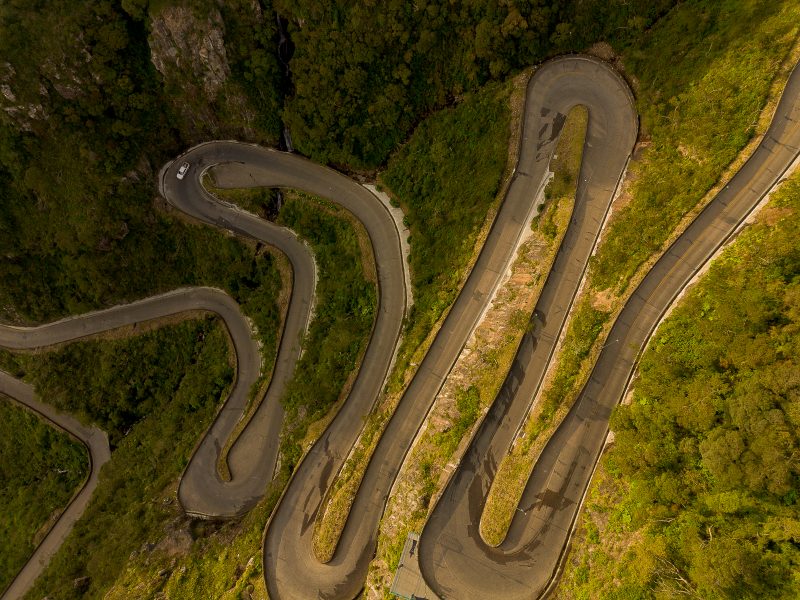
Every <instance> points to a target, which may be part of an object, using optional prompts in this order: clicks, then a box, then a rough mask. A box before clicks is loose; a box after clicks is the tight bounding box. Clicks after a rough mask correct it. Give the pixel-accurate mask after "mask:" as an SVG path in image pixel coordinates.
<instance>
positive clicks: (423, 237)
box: [315, 82, 512, 560]
mask: <svg viewBox="0 0 800 600" xmlns="http://www.w3.org/2000/svg"><path fill="white" fill-rule="evenodd" d="M511 91H512V86H511V82H508V83H507V84H505V85H502V86H501V85H492V86H489V87H488V88H487V89H486V90H482V91H481V92H479V93H476V94H472V95H470V96H469V97H467V98H466V99H465V100H464V101H463V102H462V103H461V104H459V105H457V106H456V107H454V108H452V109H448V110H445V111H442V112H440V113H437V114H435V115H433V116H432V117H430V118H429V119H427V120H425V121H424V122H423V123H422V124H421V125H420V126H419V127H418V128H417V130H416V131H415V132H414V135H413V136H412V137H411V139H410V140H409V142H408V143H407V144H406V145H405V146H404V147H403V148H402V149H401V150H400V152H399V153H398V154H397V155H396V156H395V157H393V159H392V161H391V162H390V164H389V168H388V170H387V171H386V172H385V173H384V174H383V175H382V180H383V181H384V182H385V183H386V184H387V185H388V186H389V187H390V188H391V191H392V192H393V193H394V194H395V198H396V199H397V200H399V201H400V204H401V205H402V206H403V209H404V211H405V214H406V219H407V221H408V225H409V228H410V230H411V239H412V242H411V243H412V246H411V255H410V257H409V261H410V263H411V270H412V285H413V287H414V306H413V307H412V309H411V311H410V313H409V316H408V319H407V322H406V325H405V329H404V332H403V341H402V343H401V345H400V349H399V350H398V355H397V361H396V363H395V367H394V370H393V371H392V373H391V374H390V377H389V393H390V398H389V401H388V402H385V403H384V404H383V405H381V406H378V407H376V408H375V409H374V410H373V412H372V414H371V415H370V416H369V417H368V420H367V423H366V425H365V429H364V432H363V433H362V436H361V439H360V442H359V446H358V448H356V449H355V450H354V451H353V453H352V455H351V457H350V459H349V460H348V461H347V462H346V464H345V465H344V467H343V468H342V471H341V472H340V475H339V477H337V478H336V481H335V483H334V485H333V488H332V490H331V492H330V494H329V501H328V505H327V507H326V508H325V511H324V514H320V515H319V516H318V519H317V529H316V531H315V550H316V553H317V556H318V557H319V558H320V559H321V560H327V559H330V557H331V556H332V555H333V552H334V551H335V549H336V543H337V542H338V539H339V535H340V532H341V529H342V527H343V526H344V523H345V521H346V518H347V514H348V512H349V509H350V505H351V503H352V501H353V498H354V495H355V492H356V491H357V490H358V486H359V484H360V482H361V478H362V476H363V474H364V469H365V468H366V465H367V463H368V461H369V457H370V456H371V455H372V451H373V449H374V447H375V445H376V444H377V442H378V439H379V438H380V433H381V432H382V431H383V427H384V426H385V425H386V423H387V422H388V420H389V418H390V417H391V415H392V412H393V411H394V406H395V403H396V402H397V401H398V400H399V397H400V393H401V392H402V390H403V387H404V381H405V378H406V377H407V375H408V371H409V367H410V363H411V362H412V361H413V360H419V359H420V355H421V354H422V353H424V351H425V350H427V343H429V342H430V340H429V339H426V338H428V336H429V334H430V332H431V329H432V328H433V327H434V325H435V324H436V323H437V321H439V320H440V318H441V317H442V316H443V314H444V312H445V311H446V310H447V309H448V308H449V307H450V305H451V304H452V302H453V300H454V299H455V297H456V295H457V293H458V290H459V287H460V285H461V282H462V279H463V278H464V276H465V274H466V270H467V268H468V267H469V263H470V261H471V260H472V259H473V257H474V256H475V254H476V248H475V245H476V242H477V241H478V238H479V235H480V231H481V227H482V226H484V223H485V221H486V214H487V212H488V211H489V210H490V208H491V207H492V206H493V205H496V204H497V202H498V200H499V199H498V198H497V194H498V191H499V189H500V185H501V180H502V178H503V174H504V169H505V167H506V157H507V156H508V140H509V132H510V119H511V115H510V110H509V106H508V103H509V97H510V95H511ZM454 148H459V151H458V152H454V151H453V150H452V149H454ZM467 180H469V181H471V182H473V183H472V185H470V186H468V187H466V188H465V187H464V186H463V181H467Z"/></svg>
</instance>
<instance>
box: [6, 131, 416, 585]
mask: <svg viewBox="0 0 800 600" xmlns="http://www.w3.org/2000/svg"><path fill="white" fill-rule="evenodd" d="M184 161H189V162H190V164H191V165H192V167H191V169H190V171H189V174H187V176H186V177H185V178H184V179H183V180H178V179H177V177H175V173H176V172H177V169H178V167H179V165H180V164H181V163H183V162H184ZM243 165H246V168H245V167H243ZM210 167H214V168H215V174H216V177H217V179H218V185H220V186H223V187H224V186H225V185H228V186H230V187H248V186H276V187H291V188H297V189H302V190H306V191H308V192H311V193H314V194H317V195H320V196H324V197H327V198H329V199H331V200H333V201H334V202H337V203H339V204H341V205H342V206H344V207H345V208H347V209H348V210H350V211H351V212H352V213H353V214H354V215H355V217H356V218H359V219H360V220H361V222H362V223H363V225H364V227H365V229H366V230H367V233H368V234H369V236H370V240H371V241H372V243H373V253H374V256H375V259H376V262H377V269H376V270H377V275H378V287H379V290H378V291H379V298H378V302H379V307H378V315H377V317H376V319H375V324H374V326H373V335H372V338H371V341H370V343H369V346H368V348H367V351H366V353H365V356H364V359H363V361H362V370H361V372H360V373H359V375H358V378H357V380H356V384H355V386H354V388H353V393H352V394H351V396H352V395H355V394H356V393H358V394H360V403H361V406H362V410H363V412H366V411H368V409H369V406H370V405H371V401H372V400H374V398H375V397H377V394H378V392H379V390H380V388H381V387H382V385H383V383H384V380H385V377H386V374H387V371H388V367H389V364H390V362H391V360H392V357H393V355H394V350H395V347H396V342H397V340H398V337H399V332H400V326H401V324H402V321H403V317H404V314H405V309H406V298H407V294H406V290H405V277H404V270H405V269H407V265H405V263H404V262H403V258H402V253H401V248H400V237H399V235H400V234H399V232H398V230H397V227H396V225H395V222H394V220H393V219H392V217H391V215H390V213H389V212H388V210H387V209H386V208H385V207H384V206H383V204H381V202H380V201H379V200H378V199H377V198H376V197H375V196H374V195H373V194H372V193H371V192H369V191H368V190H366V189H365V188H363V187H362V186H360V185H358V184H357V183H355V182H354V181H351V180H350V179H348V178H346V177H344V176H343V175H341V174H339V173H336V172H335V171H332V170H330V169H327V168H325V167H321V166H319V165H315V164H313V163H311V162H309V161H306V160H304V159H302V158H300V157H297V156H292V155H287V154H283V153H280V152H276V151H272V150H267V149H264V148H259V147H256V146H253V145H249V144H239V143H236V142H211V143H207V144H202V145H200V146H198V147H196V148H193V149H191V150H190V151H188V152H187V153H186V154H184V155H183V156H181V157H179V159H178V160H176V161H174V162H173V163H170V164H169V165H167V166H166V167H165V168H164V169H162V172H161V174H160V181H159V184H160V190H161V192H162V194H163V195H164V196H165V197H166V198H167V200H168V201H169V202H170V203H171V204H172V205H174V206H175V207H177V208H178V209H180V210H182V211H183V212H185V213H186V214H188V215H190V216H191V217H193V218H194V219H197V220H199V221H202V222H204V223H207V224H210V225H214V226H217V227H221V228H224V229H227V230H229V231H232V232H235V233H237V234H239V235H243V236H248V237H251V238H254V239H257V240H259V241H261V242H265V243H268V244H271V245H273V246H275V247H277V248H279V249H280V250H282V251H283V252H284V253H285V254H286V255H287V256H288V258H289V260H290V261H291V264H292V269H293V285H292V294H291V298H290V303H289V307H288V311H287V315H286V319H285V323H284V329H283V335H282V337H281V343H280V348H279V353H278V358H277V361H276V365H275V369H274V371H273V375H272V379H271V380H270V386H269V389H268V391H267V394H266V396H265V398H264V400H263V401H262V403H261V405H260V407H259V409H258V410H257V411H256V413H255V415H254V416H253V418H252V419H251V421H250V422H249V423H248V425H247V427H245V429H244V431H243V432H242V433H241V435H240V436H239V437H238V438H237V441H236V443H235V444H234V445H233V447H232V448H231V451H230V453H229V456H228V464H229V467H230V472H231V480H230V481H223V480H222V478H221V477H220V475H219V472H218V469H217V461H218V458H219V452H220V449H221V448H222V446H223V445H224V444H225V442H226V441H227V439H228V437H229V436H230V434H231V432H232V431H233V429H234V427H235V426H236V424H237V423H238V422H239V420H240V419H241V417H242V414H243V412H244V410H245V408H246V406H247V402H248V394H249V391H250V389H251V386H252V385H253V384H254V383H255V382H256V381H257V379H258V377H259V375H260V374H261V372H262V369H263V365H262V364H261V356H260V353H259V349H258V343H257V342H256V340H255V339H254V337H253V335H252V331H251V329H250V325H249V323H248V321H247V319H246V318H245V316H244V315H243V314H242V313H241V311H240V309H239V306H238V304H237V303H236V302H235V301H234V300H233V299H232V298H230V297H229V296H228V295H227V294H225V293H224V292H221V291H219V290H214V289H211V288H190V289H180V290H175V291H173V292H170V293H167V294H162V295H159V296H154V297H152V298H148V299H145V300H141V301H138V302H133V303H131V304H125V305H120V306H116V307H113V308H110V309H107V310H102V311H97V312H93V313H89V314H86V315H80V316H76V317H69V318H66V319H62V320H60V321H57V322H54V323H49V324H46V325H42V326H38V327H31V328H25V327H14V326H5V325H2V326H0V347H4V348H8V349H18V350H21V349H31V348H41V347H46V346H51V345H54V344H59V343H64V342H68V341H73V340H76V339H80V338H84V337H87V336H92V335H95V334H98V333H102V332H104V331H109V330H112V329H117V328H119V327H123V326H126V325H135V324H136V323H139V322H143V321H148V320H152V319H157V318H162V317H165V316H169V315H173V314H178V313H182V312H186V311H193V310H201V311H207V312H214V313H216V314H217V315H219V316H220V317H221V318H222V320H223V321H224V323H225V325H226V327H227V329H228V332H229V333H230V337H231V340H232V342H233V345H234V350H235V353H236V367H237V368H236V380H235V383H234V386H233V389H232V391H231V393H230V395H229V397H228V399H227V400H226V402H225V404H224V405H223V407H222V408H221V410H220V411H219V412H218V414H217V417H216V419H215V421H214V423H213V424H212V426H211V427H210V429H209V430H208V431H207V432H206V434H205V436H204V438H203V440H202V442H201V443H200V444H199V446H198V447H197V449H196V451H195V453H194V454H193V456H192V458H191V460H190V462H189V465H188V466H187V468H186V470H185V472H184V474H183V476H182V478H181V481H180V485H179V488H178V498H179V500H180V502H181V505H182V506H183V507H184V509H185V510H186V512H187V513H189V514H192V515H195V516H201V517H206V518H227V517H233V516H237V515H241V514H243V513H244V512H246V511H247V510H248V509H250V508H252V506H253V505H254V504H255V503H256V502H257V501H258V500H259V499H260V498H261V497H262V496H263V493H264V491H265V489H266V484H267V483H268V482H269V480H270V479H271V478H272V474H273V472H274V467H275V462H276V459H277V450H278V446H279V441H280V440H279V432H280V428H281V425H282V421H283V411H282V409H281V406H280V403H279V398H280V396H281V395H282V393H283V390H284V389H285V386H286V383H287V382H288V380H289V379H290V377H291V376H292V374H293V372H294V368H295V364H296V362H297V359H298V357H299V355H300V352H301V341H302V336H303V334H304V333H305V331H306V330H307V328H308V325H309V322H310V320H311V319H312V318H313V317H312V312H313V300H314V287H315V283H316V266H315V263H314V260H313V256H312V253H311V251H310V249H309V248H308V247H307V246H306V245H305V244H304V243H302V242H301V241H300V240H298V239H297V237H296V236H295V235H294V233H292V232H291V231H289V230H287V229H286V228H283V227H278V226H276V225H274V224H272V223H269V222H267V221H264V220H263V219H260V218H258V217H256V216H254V215H251V214H249V213H247V212H244V211H242V210H240V209H238V208H237V207H235V206H233V205H229V204H225V203H221V202H217V201H216V200H215V199H214V198H213V197H212V196H211V195H210V194H208V193H207V192H206V191H205V190H204V189H203V188H202V186H201V184H200V175H201V174H202V172H203V171H204V170H205V169H207V168H210ZM0 392H2V393H5V394H7V395H9V396H11V397H12V398H14V399H15V400H17V401H18V402H20V403H21V404H24V405H26V406H28V407H29V408H31V409H33V410H36V411H38V412H40V413H42V414H44V415H46V416H47V417H48V418H50V419H51V420H52V421H53V422H55V423H57V424H58V425H60V426H61V427H63V428H64V429H66V430H68V431H70V432H72V433H73V434H74V435H75V436H76V437H78V438H79V439H81V440H82V441H83V442H84V443H85V444H86V445H87V446H88V448H89V450H90V456H91V459H92V464H93V468H92V471H91V475H90V477H89V480H88V481H87V483H86V485H85V486H84V488H83V489H82V491H81V492H80V494H79V496H77V497H76V498H75V499H74V500H73V501H72V503H71V504H70V506H69V508H68V509H67V510H66V511H65V513H64V514H63V515H62V517H61V518H60V519H59V521H58V522H57V523H56V525H55V526H54V527H53V528H52V529H51V531H50V533H49V534H48V536H47V537H46V539H45V541H44V542H43V543H42V544H41V545H40V547H39V549H38V550H37V551H36V554H35V555H34V557H32V558H31V560H29V562H28V563H27V564H26V565H25V567H24V568H23V570H22V571H21V572H20V574H19V575H18V577H17V578H16V579H15V581H14V583H13V584H12V587H11V588H9V590H8V591H7V592H6V593H5V594H4V595H3V598H17V597H20V596H21V595H22V594H24V593H25V591H26V590H27V589H28V588H29V587H30V586H31V585H32V584H33V582H34V580H35V578H36V577H37V576H38V575H39V574H40V573H41V571H42V570H43V569H44V567H45V566H46V563H47V561H48V560H49V558H50V557H51V556H52V555H53V554H54V553H55V551H56V550H57V549H58V547H59V546H60V545H61V543H62V542H63V540H64V538H65V537H66V535H67V534H68V533H69V531H70V530H71V528H72V525H73V524H74V522H75V520H77V518H79V516H80V514H81V513H82V512H83V510H84V509H85V507H86V505H87V504H88V502H89V499H90V497H91V493H92V491H93V490H94V487H95V485H96V482H97V474H98V471H99V468H100V466H102V464H103V463H105V462H106V461H107V460H108V443H107V441H105V446H104V447H101V446H102V444H99V442H98V439H99V437H98V436H102V438H103V440H105V439H106V438H105V436H104V434H102V433H101V432H99V431H96V430H94V429H90V428H85V427H83V426H81V425H80V424H79V423H77V421H75V420H74V419H72V418H70V417H68V416H66V415H61V414H59V413H56V412H55V411H52V410H49V411H48V408H47V407H46V405H43V404H41V403H38V401H36V400H35V398H34V395H33V390H32V389H31V388H30V386H27V385H26V384H24V383H22V382H20V381H18V380H16V379H14V378H13V377H11V376H9V375H8V374H5V373H2V372H0ZM353 404H354V405H356V404H358V403H357V402H353ZM98 444H99V445H98Z"/></svg>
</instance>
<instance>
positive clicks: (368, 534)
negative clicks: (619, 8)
mask: <svg viewBox="0 0 800 600" xmlns="http://www.w3.org/2000/svg"><path fill="white" fill-rule="evenodd" d="M578 103H583V104H586V105H588V106H589V107H590V116H589V128H588V134H587V135H588V143H587V148H586V152H585V155H584V165H585V167H584V169H583V174H582V179H583V180H584V181H582V183H581V190H582V194H583V195H582V197H581V198H580V200H579V202H578V203H577V207H576V213H575V214H576V216H575V220H577V221H578V222H577V225H576V224H573V225H571V226H570V229H569V232H568V233H567V237H566V238H565V242H564V244H563V245H562V252H561V253H560V254H559V257H558V259H557V264H556V269H561V271H558V274H557V275H555V276H553V277H551V280H552V281H557V282H560V283H559V286H560V285H561V284H563V288H562V287H558V289H556V290H554V291H553V294H554V296H555V299H554V302H555V306H556V309H555V310H557V311H558V313H559V314H560V315H561V316H560V319H561V320H563V318H564V317H565V316H566V313H567V312H568V310H569V307H570V304H571V301H572V296H573V295H574V290H575V289H577V286H578V284H579V282H580V277H581V274H582V272H583V269H584V268H585V264H586V261H587V260H588V257H589V253H590V251H591V249H592V247H593V244H594V239H595V237H596V235H597V232H599V229H600V226H601V224H602V222H603V219H604V216H605V213H606V211H607V209H608V206H609V204H610V202H611V199H612V197H613V194H614V192H615V190H616V187H617V184H618V182H619V179H620V177H621V174H622V171H623V169H624V167H625V164H626V162H627V159H628V156H629V154H630V152H631V150H632V148H633V143H634V141H635V139H636V132H637V118H636V113H635V111H634V108H633V97H632V95H631V93H630V91H629V89H628V87H627V85H626V84H625V82H624V81H623V80H622V79H621V78H620V77H619V76H618V75H617V74H616V73H615V72H614V71H613V70H612V69H610V68H609V67H608V66H607V65H606V64H605V63H602V62H600V61H599V60H596V59H592V58H588V57H570V58H561V59H556V60H553V61H550V62H548V63H545V64H544V65H542V66H541V67H540V68H539V69H538V70H537V72H536V74H535V75H534V76H533V78H532V79H531V81H530V84H529V86H528V95H527V99H526V105H525V115H524V129H523V139H522V144H521V150H520V156H519V161H518V164H517V166H516V169H515V173H514V176H513V179H512V182H511V184H510V186H509V189H508V193H507V195H506V197H505V199H504V201H503V204H502V206H501V208H500V211H499V212H498V215H497V217H496V218H495V221H494V224H493V226H492V229H491V231H490V232H489V235H488V237H487V239H486V243H485V244H484V246H483V248H482V250H481V253H480V255H479V257H478V260H477V262H476V263H475V266H474V268H473V269H472V272H471V273H470V275H469V277H468V279H467V281H466V283H465V284H464V288H463V289H462V291H461V293H460V295H459V296H458V299H457V300H456V302H455V304H454V305H453V308H452V309H451V311H450V313H449V314H448V316H447V318H446V319H445V321H444V324H443V325H442V328H441V330H440V331H439V334H438V335H437V336H436V339H435V340H434V342H433V344H432V345H431V347H430V349H429V351H428V353H427V354H426V356H425V358H424V360H423V361H422V363H421V364H420V365H419V368H418V370H417V373H416V375H415V377H414V378H413V380H412V381H411V383H410V384H409V386H408V388H407V390H406V392H405V394H404V395H403V397H402V399H401V400H400V403H399V405H398V407H397V410H396V411H395V413H394V415H393V417H392V419H391V420H390V421H389V424H388V425H387V427H386V430H385V431H384V433H383V435H382V436H381V439H380V441H379V442H378V445H377V448H376V450H375V453H374V454H373V456H372V459H371V461H370V463H369V466H368V468H367V470H366V473H365V475H364V479H363V481H362V483H361V486H360V488H359V491H358V493H357V495H356V498H355V501H354V503H353V507H352V509H351V513H350V518H349V519H348V521H347V524H346V526H345V528H344V531H343V533H342V537H341V540H340V542H339V545H338V548H337V550H336V553H335V554H334V557H333V560H331V561H330V562H329V563H327V564H320V563H319V561H317V560H316V558H315V557H314V554H313V550H312V535H313V523H314V520H315V518H316V516H317V513H318V511H319V510H320V509H321V506H320V503H321V501H322V498H323V497H324V492H325V490H326V489H327V488H328V486H329V485H330V483H331V479H332V477H333V474H335V473H336V472H338V470H339V468H340V466H341V462H342V461H343V460H344V457H345V456H347V453H348V451H349V448H350V446H351V445H352V444H353V443H354V442H355V437H356V435H357V433H358V432H357V431H354V432H352V433H351V432H343V431H342V429H343V426H344V425H345V424H346V423H345V422H341V421H343V419H342V418H340V417H342V415H341V414H340V415H338V416H337V418H336V419H335V420H334V421H333V422H332V423H331V426H330V427H329V428H328V430H327V431H326V432H325V434H323V436H322V438H321V439H320V441H319V442H318V443H317V444H316V445H315V446H314V447H313V448H312V449H311V451H310V453H309V455H308V458H307V459H306V460H305V461H304V462H303V463H302V464H301V465H300V466H299V468H298V469H297V471H296V472H295V475H294V477H293V479H292V481H291V483H290V484H289V487H288V489H287V491H286V493H285V495H284V498H283V501H282V502H281V503H280V504H279V505H278V506H277V508H276V510H275V512H274V513H273V516H272V520H271V521H270V523H269V525H268V526H267V531H266V534H265V540H264V574H265V578H266V582H267V589H268V591H269V595H270V598H271V599H272V600H278V599H283V598H291V599H294V598H317V597H320V598H348V599H350V598H354V597H355V596H356V595H357V594H358V592H359V591H360V590H361V588H362V587H363V584H364V581H365V579H366V574H367V566H368V564H369V562H370V560H371V559H372V556H373V555H374V552H375V547H376V543H377V534H378V525H379V522H380V517H381V516H382V514H383V510H384V507H385V503H386V500H387V497H388V494H389V491H390V489H391V486H392V484H393V482H394V480H395V478H396V476H397V474H398V472H399V470H400V466H401V465H402V462H403V459H404V458H405V456H406V453H407V452H408V450H409V448H410V446H411V443H412V442H413V440H414V437H415V435H416V433H417V431H418V430H419V427H420V426H421V425H422V422H423V421H424V419H425V416H426V415H427V414H428V411H429V409H430V407H431V405H432V403H433V401H434V399H435V398H436V395H437V394H438V392H439V390H440V389H441V387H442V385H443V383H444V380H445V379H446V377H447V375H448V373H449V372H450V370H451V369H452V367H453V364H454V363H455V361H456V359H457V358H458V355H459V354H460V352H461V350H462V349H463V347H464V344H465V343H466V341H467V339H468V338H469V335H470V334H471V333H472V331H473V329H474V328H475V326H476V325H477V323H478V321H479V319H480V316H481V314H482V313H483V310H484V307H485V305H486V303H487V302H488V301H489V299H490V298H491V296H492V294H493V292H494V290H495V289H496V287H497V285H498V283H499V282H500V280H501V278H502V275H503V273H505V272H506V270H507V268H508V266H509V264H510V263H511V260H512V259H513V254H514V251H515V249H516V247H517V242H518V240H519V239H520V236H521V235H522V233H523V230H524V229H525V228H526V227H527V226H528V223H529V222H530V218H531V216H532V215H533V214H535V210H536V207H537V199H538V198H539V197H540V192H541V190H542V189H543V188H544V185H545V184H546V182H547V180H548V165H549V163H550V156H551V155H552V153H553V150H554V149H555V146H556V142H557V140H558V135H559V133H560V131H561V127H562V125H563V123H564V120H565V115H566V113H567V112H568V111H569V109H570V108H571V107H572V106H574V105H575V104H578ZM551 317H552V320H553V321H554V322H555V321H556V320H557V319H556V315H555V314H554V315H550V316H549V317H548V318H551ZM556 333H557V332H554V333H553V334H552V335H553V340H552V341H555V338H556V337H557V335H556ZM345 419H346V417H345ZM309 459H310V460H309ZM478 516H480V515H478ZM476 524H477V520H476ZM300 573H302V576H299V574H300ZM484 597H486V596H484ZM492 597H498V596H496V595H495V596H492Z"/></svg>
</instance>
